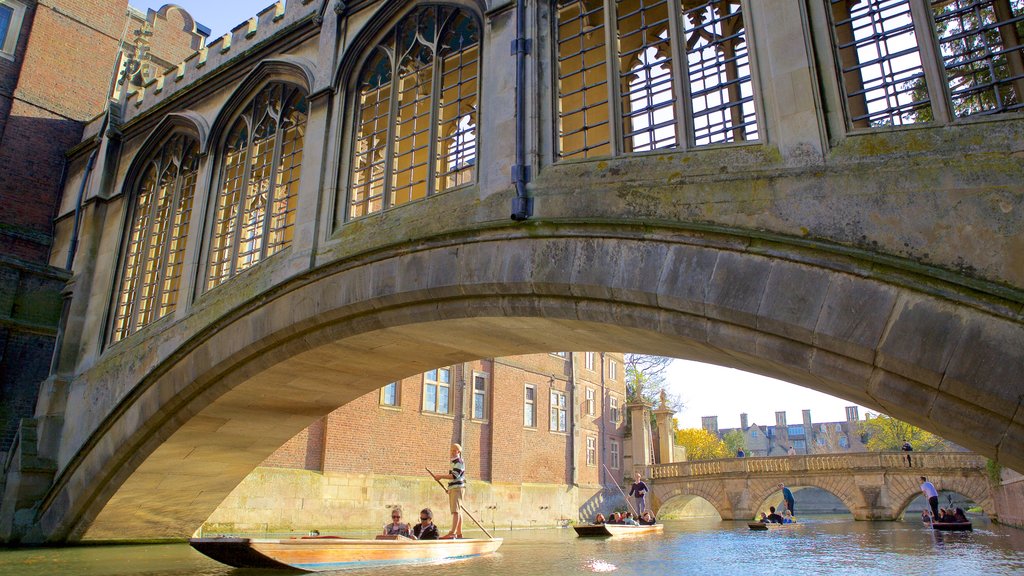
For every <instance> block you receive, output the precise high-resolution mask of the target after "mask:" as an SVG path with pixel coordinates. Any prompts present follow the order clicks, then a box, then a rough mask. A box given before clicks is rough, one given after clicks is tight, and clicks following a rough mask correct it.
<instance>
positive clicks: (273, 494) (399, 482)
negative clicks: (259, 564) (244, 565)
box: [200, 467, 624, 535]
mask: <svg viewBox="0 0 1024 576" xmlns="http://www.w3.org/2000/svg"><path fill="white" fill-rule="evenodd" d="M395 507H400V508H401V509H402V510H403V514H402V516H403V521H406V522H409V521H415V518H417V514H418V512H419V511H420V510H421V509H422V508H425V507H429V508H431V509H432V510H433V512H434V521H435V523H436V524H437V525H438V527H439V528H440V529H441V530H447V529H448V528H449V527H450V526H451V515H450V512H449V511H448V504H447V497H446V496H445V492H444V491H443V490H441V488H440V487H438V485H437V483H435V482H434V481H433V480H431V479H430V477H429V476H426V474H425V473H424V474H423V475H421V476H418V477H414V476H389V475H383V474H344V473H337V472H326V473H322V474H321V473H317V472H312V471H308V470H296V469H281V468H265V467H261V468H258V469H256V470H255V471H253V473H252V474H250V475H249V476H248V477H247V478H246V479H245V481H244V482H242V484H240V485H239V486H238V487H237V488H236V489H235V490H234V491H233V492H232V493H231V495H230V496H228V498H227V499H226V500H225V501H224V502H223V503H222V504H221V506H220V507H219V508H217V510H216V511H215V512H214V513H213V515H212V516H210V518H209V519H208V520H207V521H206V523H204V524H203V526H202V528H201V529H200V532H201V533H202V534H205V535H211V534H216V533H252V532H256V533H262V532H308V531H310V530H314V529H315V530H319V531H320V532H321V533H324V534H326V533H330V532H342V531H366V530H378V529H380V528H381V527H382V526H383V525H384V524H386V523H387V522H389V521H390V514H389V512H390V510H391V509H392V508H395ZM621 507H624V504H623V502H622V496H619V495H618V494H617V493H614V494H613V493H612V492H610V491H607V490H604V491H602V490H601V487H600V486H592V485H591V486H579V487H568V486H566V485H564V484H501V483H491V482H483V481H471V482H470V486H469V490H468V493H467V502H466V509H467V510H469V513H470V514H472V515H473V517H475V518H476V519H477V520H478V521H479V522H481V523H482V524H483V525H484V527H485V528H487V530H492V529H497V530H500V529H508V528H529V527H549V526H555V525H559V524H563V523H565V522H567V521H570V520H571V521H579V520H580V519H581V518H590V517H592V516H593V515H595V514H597V513H598V512H602V513H604V514H606V515H607V514H608V512H610V511H612V510H614V509H616V508H621ZM463 525H464V528H465V529H466V531H467V532H468V531H471V530H472V531H475V530H476V526H475V525H474V524H473V522H472V520H470V519H469V518H465V519H464V520H463Z"/></svg>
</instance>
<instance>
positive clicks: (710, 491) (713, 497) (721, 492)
mask: <svg viewBox="0 0 1024 576" xmlns="http://www.w3.org/2000/svg"><path fill="white" fill-rule="evenodd" d="M651 493H652V494H653V495H654V498H653V499H652V500H653V501H652V502H651V504H652V508H653V509H654V514H655V516H656V517H660V516H661V515H662V513H663V510H665V508H666V507H667V508H673V506H672V505H673V504H675V503H678V501H679V500H680V499H682V500H687V501H688V500H690V499H692V498H702V499H704V500H706V501H707V502H708V503H710V504H711V506H713V507H714V509H715V511H717V512H718V515H719V516H721V517H723V518H725V517H726V516H727V515H729V514H731V512H732V505H731V504H730V502H729V496H728V494H727V493H726V489H725V483H723V482H716V481H713V480H694V481H678V482H666V483H654V484H652V486H651ZM683 505H684V506H685V504H683Z"/></svg>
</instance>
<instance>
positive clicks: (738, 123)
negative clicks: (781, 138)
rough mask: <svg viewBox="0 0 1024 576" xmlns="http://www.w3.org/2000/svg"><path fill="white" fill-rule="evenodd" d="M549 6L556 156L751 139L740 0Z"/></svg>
mask: <svg viewBox="0 0 1024 576" xmlns="http://www.w3.org/2000/svg"><path fill="white" fill-rule="evenodd" d="M556 8H557V11H558V13H557V18H556V36H557V48H556V50H557V56H556V64H557V74H558V136H559V145H558V157H559V159H570V158H589V157H595V156H609V155H615V154H620V153H631V152H644V151H650V150H658V149H665V148H677V147H690V146H703V145H710V144H718V143H726V142H743V141H752V140H757V139H758V137H759V136H758V127H757V114H756V110H755V106H754V94H753V82H752V80H751V75H750V59H749V53H748V47H747V40H746V30H745V27H744V21H743V15H742V10H741V4H740V1H739V0H560V1H559V2H557V3H556ZM609 39H611V40H609ZM680 62H685V66H682V65H680V64H679V63H680ZM610 78H617V79H618V81H617V82H615V83H611V82H609V79H610Z"/></svg>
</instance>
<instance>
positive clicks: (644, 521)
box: [594, 511, 658, 526]
mask: <svg viewBox="0 0 1024 576" xmlns="http://www.w3.org/2000/svg"><path fill="white" fill-rule="evenodd" d="M657 523H658V521H657V520H656V519H655V518H654V515H653V514H651V513H650V512H648V511H645V512H644V513H643V514H641V515H640V517H639V518H637V517H636V516H633V513H632V512H626V513H625V514H619V513H618V512H612V515H611V517H609V518H607V519H606V518H605V517H604V514H598V515H597V517H596V518H594V524H595V525H598V526H599V525H601V524H625V525H627V526H654V525H655V524H657Z"/></svg>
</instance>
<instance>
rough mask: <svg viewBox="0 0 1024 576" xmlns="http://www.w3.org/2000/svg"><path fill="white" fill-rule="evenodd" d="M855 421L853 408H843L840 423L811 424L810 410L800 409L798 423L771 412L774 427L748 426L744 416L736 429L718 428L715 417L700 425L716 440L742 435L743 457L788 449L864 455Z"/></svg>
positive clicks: (710, 417) (803, 452)
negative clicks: (844, 418)
mask: <svg viewBox="0 0 1024 576" xmlns="http://www.w3.org/2000/svg"><path fill="white" fill-rule="evenodd" d="M859 419H860V416H859V411H858V409H857V407H856V406H847V407H846V420H845V421H843V422H814V421H813V420H812V419H811V411H810V410H804V411H803V412H802V413H801V423H800V424H788V423H787V419H786V412H785V411H780V412H776V413H775V425H774V426H761V425H758V424H757V423H752V424H748V416H747V414H745V413H744V414H740V427H739V428H721V429H719V428H718V417H717V416H705V417H703V418H702V419H701V423H702V427H703V428H704V429H705V430H708V431H709V432H712V433H713V434H716V435H717V436H718V437H719V438H724V437H725V435H726V434H729V433H730V432H733V431H736V430H738V431H740V432H742V433H743V439H744V448H743V450H744V452H745V453H746V455H747V456H785V455H786V454H788V453H789V448H790V447H791V446H792V447H793V449H794V450H795V451H796V453H797V454H835V453H841V452H864V451H865V450H866V448H865V446H864V443H863V442H862V439H861V435H860V432H859V431H858V430H857V421H858V420H859Z"/></svg>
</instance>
